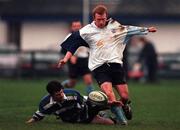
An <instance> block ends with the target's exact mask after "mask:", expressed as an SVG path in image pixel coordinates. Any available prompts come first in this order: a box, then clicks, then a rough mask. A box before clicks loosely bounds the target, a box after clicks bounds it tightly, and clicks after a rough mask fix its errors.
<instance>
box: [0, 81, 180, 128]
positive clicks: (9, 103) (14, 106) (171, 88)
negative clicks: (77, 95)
mask: <svg viewBox="0 0 180 130" xmlns="http://www.w3.org/2000/svg"><path fill="white" fill-rule="evenodd" d="M48 81H49V80H5V79H1V80H0V130H116V129H123V130H180V81H178V80H171V81H168V80H166V81H165V80H163V81H161V82H160V83H158V84H139V83H136V82H129V90H130V96H131V100H132V107H133V114H134V117H133V120H132V121H130V122H129V125H128V126H119V125H114V126H105V125H95V124H67V123H63V122H60V121H59V120H56V119H55V117H54V116H49V117H46V118H45V119H44V120H42V121H41V122H39V123H37V124H34V125H26V124H25V121H26V120H27V119H28V118H30V117H31V115H32V114H33V112H35V111H36V109H37V108H38V107H37V106H38V103H39V101H40V99H41V97H42V96H44V95H45V94H46V90H45V86H46V84H47V82H48ZM76 89H78V90H79V91H80V92H82V93H84V86H83V84H82V82H79V84H78V85H77V87H76Z"/></svg>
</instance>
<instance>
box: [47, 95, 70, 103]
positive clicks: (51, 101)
mask: <svg viewBox="0 0 180 130" xmlns="http://www.w3.org/2000/svg"><path fill="white" fill-rule="evenodd" d="M64 100H67V97H66V95H65V94H64ZM64 100H63V101H62V102H64ZM55 103H57V102H56V101H54V99H53V98H52V97H50V103H49V104H55Z"/></svg>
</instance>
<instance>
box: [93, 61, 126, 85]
mask: <svg viewBox="0 0 180 130" xmlns="http://www.w3.org/2000/svg"><path fill="white" fill-rule="evenodd" d="M93 75H94V77H95V79H96V81H97V82H98V84H99V85H101V84H102V83H104V82H111V83H112V84H113V85H119V84H125V83H126V77H125V71H124V69H123V67H122V65H121V64H118V63H105V64H103V65H101V66H100V67H98V68H96V69H95V70H93Z"/></svg>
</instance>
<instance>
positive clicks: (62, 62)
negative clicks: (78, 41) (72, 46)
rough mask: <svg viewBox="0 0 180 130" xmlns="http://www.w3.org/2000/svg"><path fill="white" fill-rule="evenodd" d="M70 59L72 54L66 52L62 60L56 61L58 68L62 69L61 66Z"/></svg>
mask: <svg viewBox="0 0 180 130" xmlns="http://www.w3.org/2000/svg"><path fill="white" fill-rule="evenodd" d="M71 57H72V53H71V52H70V51H68V52H67V53H66V55H65V56H64V58H63V59H60V60H59V61H58V68H61V67H63V66H64V65H65V64H66V63H67V62H68V60H69V59H70V58H71Z"/></svg>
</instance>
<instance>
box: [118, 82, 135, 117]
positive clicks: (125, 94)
mask: <svg viewBox="0 0 180 130" xmlns="http://www.w3.org/2000/svg"><path fill="white" fill-rule="evenodd" d="M116 90H117V92H118V94H119V95H120V97H121V101H122V103H123V104H124V106H123V107H122V108H123V110H124V113H125V116H126V118H127V119H128V120H131V119H132V111H131V107H130V105H129V104H130V100H129V91H128V85H127V84H119V85H116Z"/></svg>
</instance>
